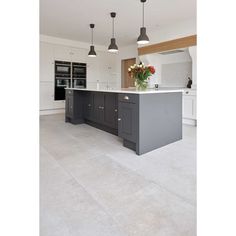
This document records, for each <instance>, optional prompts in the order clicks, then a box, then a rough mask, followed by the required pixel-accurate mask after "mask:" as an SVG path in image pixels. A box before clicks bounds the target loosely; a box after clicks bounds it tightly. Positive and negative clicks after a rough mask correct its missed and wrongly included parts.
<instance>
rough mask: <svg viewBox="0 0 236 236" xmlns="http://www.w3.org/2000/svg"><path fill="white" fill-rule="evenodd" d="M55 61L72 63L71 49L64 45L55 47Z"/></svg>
mask: <svg viewBox="0 0 236 236" xmlns="http://www.w3.org/2000/svg"><path fill="white" fill-rule="evenodd" d="M53 48H54V60H58V61H71V59H72V52H71V48H70V47H67V46H63V45H54V47H53Z"/></svg>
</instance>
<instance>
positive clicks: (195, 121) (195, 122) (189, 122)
mask: <svg viewBox="0 0 236 236" xmlns="http://www.w3.org/2000/svg"><path fill="white" fill-rule="evenodd" d="M183 124H185V125H192V126H197V120H193V119H185V118H183Z"/></svg>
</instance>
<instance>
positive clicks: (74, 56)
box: [70, 48, 88, 63]
mask: <svg viewBox="0 0 236 236" xmlns="http://www.w3.org/2000/svg"><path fill="white" fill-rule="evenodd" d="M70 54H71V60H72V61H73V62H81V63H86V62H87V58H88V50H87V49H84V48H70Z"/></svg>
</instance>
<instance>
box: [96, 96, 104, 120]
mask: <svg viewBox="0 0 236 236" xmlns="http://www.w3.org/2000/svg"><path fill="white" fill-rule="evenodd" d="M94 118H95V120H96V122H97V123H98V124H103V123H104V94H103V93H100V92H98V93H96V92H95V93H94Z"/></svg>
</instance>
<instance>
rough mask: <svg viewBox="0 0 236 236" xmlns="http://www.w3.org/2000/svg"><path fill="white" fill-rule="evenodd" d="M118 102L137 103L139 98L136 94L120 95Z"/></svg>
mask: <svg viewBox="0 0 236 236" xmlns="http://www.w3.org/2000/svg"><path fill="white" fill-rule="evenodd" d="M118 100H119V102H128V103H137V102H138V96H137V95H136V94H126V93H120V94H119V95H118Z"/></svg>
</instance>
